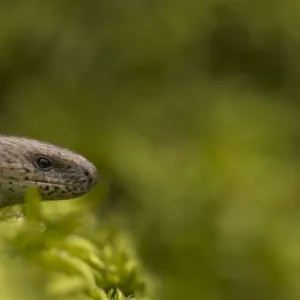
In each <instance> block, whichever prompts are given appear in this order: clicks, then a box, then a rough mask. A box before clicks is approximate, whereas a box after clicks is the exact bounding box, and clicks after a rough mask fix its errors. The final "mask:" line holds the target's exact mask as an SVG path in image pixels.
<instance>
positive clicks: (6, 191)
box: [0, 135, 98, 207]
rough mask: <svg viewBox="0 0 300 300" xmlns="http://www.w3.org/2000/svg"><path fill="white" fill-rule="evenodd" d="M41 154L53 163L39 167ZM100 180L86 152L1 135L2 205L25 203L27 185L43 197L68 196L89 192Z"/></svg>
mask: <svg viewBox="0 0 300 300" xmlns="http://www.w3.org/2000/svg"><path fill="white" fill-rule="evenodd" d="M40 157H43V158H46V159H48V161H50V162H51V166H50V167H49V168H47V169H43V168H40V167H39V164H38V160H39V158H40ZM97 182H98V172H97V170H96V168H95V166H94V165H93V164H92V163H91V162H89V161H88V160H87V159H86V158H84V157H83V156H81V155H79V154H77V153H74V152H72V151H70V150H68V149H64V148H61V147H58V146H55V145H51V144H48V143H44V142H40V141H36V140H32V139H28V138H23V137H11V136H3V135H1V136H0V207H6V206H11V205H18V204H23V203H24V192H25V189H26V188H28V187H37V188H38V189H39V191H40V193H41V196H42V198H43V199H44V200H46V201H49V200H67V199H73V198H77V197H79V196H81V195H84V194H86V193H87V192H88V191H90V189H91V188H92V187H93V186H94V185H95V184H96V183H97Z"/></svg>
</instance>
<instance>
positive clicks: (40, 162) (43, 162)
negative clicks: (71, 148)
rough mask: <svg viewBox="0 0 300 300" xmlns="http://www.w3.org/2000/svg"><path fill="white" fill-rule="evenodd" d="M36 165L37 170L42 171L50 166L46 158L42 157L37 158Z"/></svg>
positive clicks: (50, 163)
mask: <svg viewBox="0 0 300 300" xmlns="http://www.w3.org/2000/svg"><path fill="white" fill-rule="evenodd" d="M36 164H37V166H38V168H39V169H41V170H43V171H45V170H48V169H49V168H51V166H52V162H51V160H50V159H48V158H46V157H43V156H40V157H38V158H37V160H36Z"/></svg>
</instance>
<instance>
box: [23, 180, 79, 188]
mask: <svg viewBox="0 0 300 300" xmlns="http://www.w3.org/2000/svg"><path fill="white" fill-rule="evenodd" d="M24 181H25V182H29V183H33V184H36V183H41V184H45V185H49V186H59V187H69V188H78V187H80V185H75V184H73V185H72V184H63V183H57V182H49V181H43V180H24Z"/></svg>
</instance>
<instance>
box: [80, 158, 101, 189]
mask: <svg viewBox="0 0 300 300" xmlns="http://www.w3.org/2000/svg"><path fill="white" fill-rule="evenodd" d="M83 174H84V176H85V177H86V178H87V180H88V186H89V188H92V187H93V186H94V185H96V184H97V183H98V171H97V169H96V167H95V166H94V165H93V164H90V165H89V166H88V167H86V168H85V169H84V171H83Z"/></svg>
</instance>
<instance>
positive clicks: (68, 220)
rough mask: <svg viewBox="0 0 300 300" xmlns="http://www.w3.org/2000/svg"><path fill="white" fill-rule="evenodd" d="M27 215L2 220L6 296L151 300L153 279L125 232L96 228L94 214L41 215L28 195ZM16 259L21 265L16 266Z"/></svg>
mask: <svg viewBox="0 0 300 300" xmlns="http://www.w3.org/2000/svg"><path fill="white" fill-rule="evenodd" d="M28 200H29V202H28V204H26V212H24V216H22V217H20V216H19V215H18V214H17V212H18V210H17V209H16V208H14V209H13V211H14V212H15V213H16V214H15V216H14V215H13V214H10V216H8V212H7V209H6V211H3V215H6V216H7V218H9V219H8V220H7V219H6V220H5V221H2V222H1V225H0V226H1V227H2V228H1V231H2V232H3V234H2V236H1V243H0V245H1V248H2V251H1V256H2V257H1V260H4V261H5V264H4V266H3V270H2V275H3V276H4V274H3V273H5V277H6V280H5V282H2V284H3V285H4V287H6V288H7V289H8V290H9V292H8V291H6V289H1V292H0V295H1V297H3V298H6V297H8V298H9V299H19V297H21V296H22V295H23V290H29V291H30V288H31V289H32V291H35V293H33V292H32V295H31V294H29V293H28V294H27V295H26V297H25V298H26V299H38V298H39V297H42V298H43V299H62V298H63V299H100V300H108V299H111V300H122V299H124V300H125V299H145V300H146V299H150V294H151V293H150V286H151V282H150V277H149V276H148V275H147V274H146V273H145V271H144V270H143V269H142V267H141V264H140V263H139V260H138V258H137V256H136V254H135V252H134V249H133V248H132V244H131V243H130V242H129V240H128V237H127V236H126V234H124V233H120V232H116V231H115V230H112V229H110V228H108V227H106V228H104V227H101V228H97V227H95V222H96V221H95V220H94V216H93V215H91V214H88V213H87V214H86V215H85V214H84V213H82V211H80V212H79V211H75V210H74V212H73V213H70V214H69V215H68V214H67V215H65V216H63V217H57V216H56V215H55V214H53V212H52V213H51V215H49V214H47V213H44V212H42V209H41V205H40V199H39V194H38V193H37V192H36V191H35V190H32V191H29V195H28ZM11 259H13V261H15V262H18V263H17V264H16V263H13V262H11Z"/></svg>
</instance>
